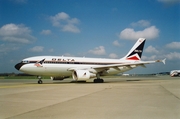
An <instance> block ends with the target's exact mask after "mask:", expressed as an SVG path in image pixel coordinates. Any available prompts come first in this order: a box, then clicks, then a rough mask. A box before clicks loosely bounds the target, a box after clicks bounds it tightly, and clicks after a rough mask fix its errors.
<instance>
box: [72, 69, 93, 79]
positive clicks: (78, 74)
mask: <svg viewBox="0 0 180 119" xmlns="http://www.w3.org/2000/svg"><path fill="white" fill-rule="evenodd" d="M72 77H73V79H74V80H77V81H86V80H88V79H90V78H93V77H96V74H93V73H90V72H89V71H88V70H76V71H73V73H72Z"/></svg>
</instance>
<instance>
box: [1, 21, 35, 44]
mask: <svg viewBox="0 0 180 119" xmlns="http://www.w3.org/2000/svg"><path fill="white" fill-rule="evenodd" d="M35 39H36V38H35V37H33V36H32V35H31V30H30V29H29V28H28V27H25V26H24V25H22V24H21V25H16V24H13V23H11V24H6V25H4V26H2V27H1V28H0V40H2V41H6V42H13V43H22V44H28V43H31V42H32V41H34V40H35Z"/></svg>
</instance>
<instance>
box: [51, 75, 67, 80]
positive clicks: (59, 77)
mask: <svg viewBox="0 0 180 119" xmlns="http://www.w3.org/2000/svg"><path fill="white" fill-rule="evenodd" d="M65 78H69V76H58V77H51V80H53V81H57V80H64V79H65Z"/></svg>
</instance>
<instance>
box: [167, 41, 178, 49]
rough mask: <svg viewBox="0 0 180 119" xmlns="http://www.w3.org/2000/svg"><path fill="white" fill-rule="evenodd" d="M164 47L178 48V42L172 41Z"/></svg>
mask: <svg viewBox="0 0 180 119" xmlns="http://www.w3.org/2000/svg"><path fill="white" fill-rule="evenodd" d="M166 47H167V48H170V49H180V42H172V43H170V44H167V45H166Z"/></svg>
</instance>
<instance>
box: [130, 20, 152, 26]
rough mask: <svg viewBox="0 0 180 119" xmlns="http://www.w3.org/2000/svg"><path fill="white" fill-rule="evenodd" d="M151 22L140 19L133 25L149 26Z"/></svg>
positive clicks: (132, 24)
mask: <svg viewBox="0 0 180 119" xmlns="http://www.w3.org/2000/svg"><path fill="white" fill-rule="evenodd" d="M150 24H151V23H150V22H149V21H147V20H140V21H138V22H133V23H131V26H133V27H148V26H150Z"/></svg>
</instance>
